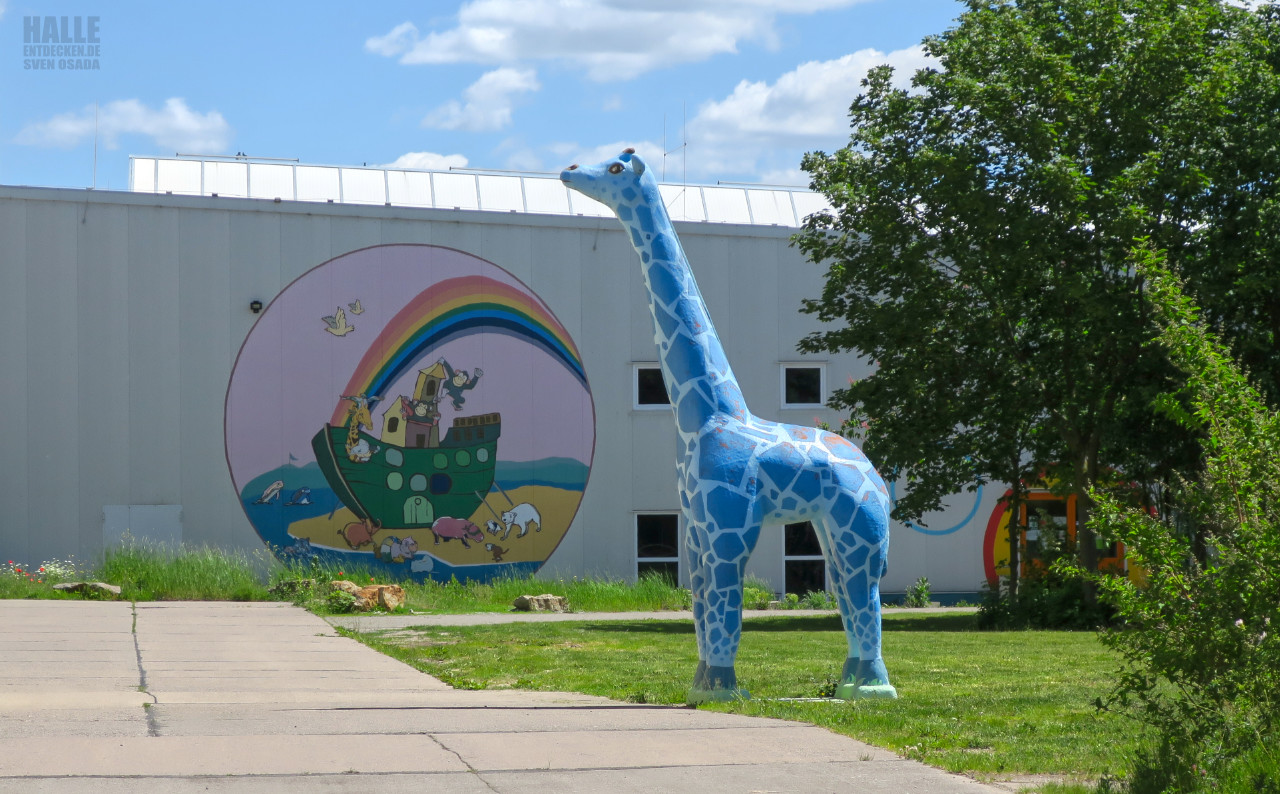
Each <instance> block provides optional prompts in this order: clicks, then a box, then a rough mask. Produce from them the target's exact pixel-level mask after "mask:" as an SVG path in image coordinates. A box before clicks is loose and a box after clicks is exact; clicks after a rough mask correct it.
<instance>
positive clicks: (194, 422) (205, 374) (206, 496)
mask: <svg viewBox="0 0 1280 794" xmlns="http://www.w3.org/2000/svg"><path fill="white" fill-rule="evenodd" d="M178 238H179V240H180V241H181V244H182V245H181V248H180V249H179V251H178V259H177V261H176V262H174V265H175V267H176V268H177V270H178V282H179V290H178V316H179V317H180V322H179V331H178V362H179V381H178V388H179V406H180V409H179V426H180V427H181V428H182V433H181V436H180V439H179V443H180V445H181V458H180V466H179V468H180V473H181V478H182V479H181V483H182V484H181V487H182V490H181V497H180V499H179V500H178V503H179V504H181V505H182V509H183V512H182V529H183V539H184V541H186V542H188V543H197V544H211V545H212V544H216V543H218V542H219V541H227V540H230V541H232V542H233V543H234V544H235V545H237V546H239V545H242V544H245V543H247V542H249V541H250V540H252V539H254V538H255V533H254V532H253V531H252V530H249V529H248V528H245V529H243V530H241V531H240V532H239V533H238V534H239V535H240V537H236V536H235V534H232V527H236V526H239V524H238V523H237V524H232V525H230V526H227V525H225V524H223V523H222V522H221V521H219V520H218V515H219V508H220V506H221V505H225V504H226V501H227V498H226V495H227V491H228V489H230V488H231V478H230V476H229V475H228V473H227V464H226V458H225V456H223V455H220V454H218V453H219V452H221V448H222V444H223V438H222V423H221V422H219V421H217V419H218V418H219V416H218V415H219V414H220V411H218V410H217V409H218V405H219V403H220V399H219V398H220V396H221V395H222V394H224V393H225V392H226V389H227V380H228V379H229V378H230V377H231V361H232V356H233V355H234V351H232V350H231V349H230V346H229V345H228V344H227V339H228V328H229V325H230V320H231V314H232V312H231V308H232V307H231V305H230V296H229V290H230V278H231V274H230V270H229V268H228V267H227V262H228V261H229V260H230V257H231V223H230V218H229V214H228V213H226V212H201V213H194V212H184V213H182V214H181V216H180V217H179V220H178ZM211 411H212V412H213V416H210V415H209V414H210V412H211ZM229 535H230V537H228V536H229Z"/></svg>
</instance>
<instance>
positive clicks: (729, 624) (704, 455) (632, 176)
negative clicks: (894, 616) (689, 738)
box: [560, 150, 897, 702]
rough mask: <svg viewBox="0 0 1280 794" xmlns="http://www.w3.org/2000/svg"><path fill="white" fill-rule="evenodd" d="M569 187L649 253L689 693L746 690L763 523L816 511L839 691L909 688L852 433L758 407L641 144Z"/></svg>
mask: <svg viewBox="0 0 1280 794" xmlns="http://www.w3.org/2000/svg"><path fill="white" fill-rule="evenodd" d="M560 178H561V180H563V181H564V182H565V184H567V185H568V186H569V187H570V188H572V189H574V190H577V191H578V192H580V193H583V194H584V195H587V196H589V197H591V198H593V199H595V200H596V201H599V202H601V203H603V204H605V205H606V206H608V207H609V208H610V209H612V210H613V211H614V213H615V214H616V215H617V216H618V220H619V221H620V222H621V223H622V225H623V228H624V229H626V230H627V233H628V235H629V237H630V239H631V242H632V245H633V246H634V248H635V249H636V253H638V254H639V256H640V262H641V267H642V269H643V271H644V278H645V285H646V287H647V288H648V292H649V307H650V310H651V312H652V315H653V321H654V339H655V342H656V343H657V346H658V356H659V359H660V361H661V366H662V375H663V381H664V383H665V385H666V387H667V393H668V395H669V396H670V397H671V404H672V408H673V411H674V413H675V421H676V428H677V432H678V436H679V449H678V454H677V462H676V468H677V481H678V484H679V488H680V499H681V508H682V511H683V513H684V517H685V559H686V562H687V565H688V569H689V579H690V585H691V589H692V591H693V613H694V626H695V629H696V634H697V640H698V659H699V661H698V669H697V671H696V672H695V674H694V683H693V687H692V689H691V690H690V692H689V700H690V702H702V701H707V700H723V699H729V698H733V697H745V696H746V692H744V691H743V690H741V689H739V688H738V686H737V676H736V673H735V671H734V659H735V657H736V656H737V652H738V642H739V639H740V638H741V634H742V580H743V575H744V573H745V570H746V564H747V559H748V557H750V555H751V552H752V551H753V550H754V549H755V546H756V543H757V542H758V540H759V538H760V528H761V526H762V525H763V524H765V523H769V524H782V523H789V522H796V521H812V522H813V526H814V530H815V532H816V534H817V536H818V541H819V543H820V545H821V546H822V550H823V555H824V557H825V558H826V561H827V565H828V570H829V571H830V573H831V579H832V582H833V584H834V590H835V596H836V601H837V603H838V604H839V606H840V614H841V617H842V619H843V622H844V628H845V634H846V636H847V638H848V641H849V653H848V657H847V659H846V661H845V665H844V669H843V671H842V673H841V684H840V686H839V687H838V688H837V693H836V694H837V696H838V697H842V698H846V699H850V698H855V697H896V696H897V693H896V691H895V690H894V688H893V686H892V685H891V684H890V683H889V676H888V673H887V672H886V671H885V667H884V662H883V660H882V659H881V656H880V577H881V576H883V575H884V571H885V569H886V564H887V563H886V561H887V556H888V550H889V494H888V490H887V489H886V488H885V485H884V481H883V480H882V479H881V478H880V475H879V474H877V473H876V471H875V468H874V467H873V466H872V465H871V463H870V462H869V461H868V460H867V458H866V456H864V455H863V454H862V452H861V451H860V450H859V449H858V448H857V447H855V446H854V445H853V444H851V443H850V442H849V441H848V440H847V439H845V438H843V437H842V436H839V435H836V434H835V433H829V432H826V431H823V430H818V429H816V428H811V427H799V426H796V425H788V424H782V423H778V422H772V421H769V420H766V419H761V418H759V417H757V416H754V415H752V414H751V412H750V411H749V410H748V409H747V405H746V401H745V400H744V399H743V396H742V390H741V389H739V388H738V383H737V380H736V379H735V378H734V375H733V370H732V369H731V368H730V366H729V362H728V359H727V358H726V357H725V354H724V349H723V348H722V347H721V345H720V340H719V338H718V337H717V336H716V332H715V328H714V327H713V326H712V324H711V318H710V316H709V315H708V313H707V309H706V305H705V304H704V303H703V300H702V296H701V294H700V293H699V291H698V285H697V283H696V282H695V281H694V278H693V273H692V271H691V270H690V268H689V262H688V260H687V259H686V257H685V255H684V251H683V249H682V248H681V246H680V241H679V238H678V237H677V236H676V233H675V229H674V227H673V226H672V225H671V220H670V218H669V217H668V215H667V211H666V207H665V205H664V204H663V201H662V197H661V194H660V193H659V192H658V184H657V181H656V180H655V179H654V178H653V175H652V174H651V173H649V172H648V171H647V169H646V168H645V165H644V162H643V161H642V160H641V159H640V158H639V157H637V156H636V155H635V153H634V152H632V151H631V150H627V151H625V152H623V153H622V154H621V155H619V156H618V157H617V158H614V159H612V160H608V161H606V162H604V163H601V164H599V165H596V166H590V167H585V168H579V167H578V166H570V167H569V168H568V169H566V170H565V171H564V172H562V173H561V175H560Z"/></svg>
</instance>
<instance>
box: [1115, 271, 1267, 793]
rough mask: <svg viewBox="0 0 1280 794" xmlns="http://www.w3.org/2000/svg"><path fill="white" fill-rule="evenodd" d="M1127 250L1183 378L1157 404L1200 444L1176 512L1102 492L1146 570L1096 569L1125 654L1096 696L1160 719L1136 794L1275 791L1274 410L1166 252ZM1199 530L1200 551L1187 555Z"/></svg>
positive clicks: (1141, 762)
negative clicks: (1108, 687)
mask: <svg viewBox="0 0 1280 794" xmlns="http://www.w3.org/2000/svg"><path fill="white" fill-rule="evenodd" d="M1137 260H1138V263H1139V272H1140V273H1141V274H1142V275H1143V276H1144V277H1145V278H1146V279H1147V280H1148V297H1149V300H1150V302H1151V304H1152V306H1153V307H1154V308H1155V310H1156V314H1157V316H1158V317H1159V322H1160V324H1161V326H1162V329H1163V330H1162V332H1161V335H1160V341H1161V344H1162V345H1163V346H1164V348H1165V349H1166V350H1167V351H1168V353H1169V356H1170V358H1171V359H1172V360H1173V362H1174V363H1175V364H1176V365H1177V366H1178V368H1179V369H1181V370H1182V371H1184V372H1185V373H1186V374H1187V375H1188V376H1189V377H1188V380H1187V385H1186V387H1185V393H1184V395H1182V396H1183V397H1184V399H1172V398H1170V399H1166V400H1165V405H1166V407H1167V408H1168V410H1170V411H1172V412H1173V413H1174V415H1175V416H1176V417H1177V418H1178V420H1179V421H1180V422H1181V423H1183V424H1185V425H1186V426H1187V428H1188V430H1189V431H1192V432H1195V433H1196V434H1197V435H1200V436H1203V437H1204V438H1205V443H1204V449H1203V458H1202V461H1201V464H1202V466H1201V470H1200V472H1199V474H1198V476H1197V477H1196V478H1195V479H1194V480H1187V481H1185V482H1183V483H1182V484H1181V485H1180V487H1179V488H1178V492H1177V499H1176V501H1177V504H1178V507H1179V509H1178V511H1177V513H1176V516H1175V518H1176V520H1174V519H1171V518H1170V517H1164V518H1161V517H1159V516H1154V515H1152V514H1151V513H1150V512H1148V511H1146V510H1141V509H1134V508H1133V507H1132V506H1131V505H1129V504H1127V503H1126V500H1125V499H1124V498H1117V497H1116V496H1115V495H1111V494H1106V493H1100V494H1099V498H1098V509H1097V512H1096V514H1095V516H1094V523H1095V525H1096V527H1097V528H1098V530H1099V531H1100V532H1101V533H1102V534H1104V535H1106V536H1108V537H1112V538H1115V539H1117V540H1120V541H1123V542H1124V543H1125V545H1126V546H1127V547H1128V549H1129V558H1130V560H1131V562H1132V563H1134V564H1136V565H1138V566H1140V568H1141V570H1142V571H1143V572H1144V574H1145V576H1144V578H1143V580H1142V581H1140V582H1133V581H1130V580H1128V579H1122V578H1118V577H1100V579H1099V582H1100V586H1101V587H1102V588H1103V593H1104V596H1105V597H1106V599H1107V600H1108V601H1110V602H1112V603H1114V604H1115V605H1116V607H1117V608H1118V610H1119V613H1120V616H1121V617H1122V618H1123V619H1124V620H1125V622H1126V625H1125V627H1124V628H1123V629H1121V630H1113V631H1109V632H1108V633H1106V634H1104V637H1103V640H1104V642H1105V643H1106V644H1107V645H1109V646H1110V647H1112V648H1114V649H1116V650H1117V651H1119V652H1120V654H1121V656H1122V659H1123V668H1122V672H1121V675H1120V676H1119V678H1118V679H1117V684H1116V686H1115V689H1114V691H1113V692H1112V694H1111V696H1110V697H1109V698H1108V699H1107V701H1105V703H1106V705H1107V706H1109V707H1112V708H1120V709H1126V708H1130V707H1131V708H1132V709H1133V711H1134V713H1135V714H1136V715H1137V716H1138V717H1139V718H1140V719H1142V720H1144V721H1146V722H1149V723H1150V724H1151V725H1153V726H1154V727H1155V728H1156V729H1157V732H1158V740H1157V743H1156V744H1155V745H1154V746H1153V747H1152V748H1151V749H1150V751H1148V752H1146V753H1145V754H1144V755H1142V756H1141V757H1139V758H1138V760H1137V767H1136V769H1135V770H1134V773H1133V775H1132V781H1133V784H1132V788H1133V790H1134V791H1135V792H1144V791H1152V792H1158V791H1165V790H1170V789H1172V790H1176V791H1192V790H1200V789H1201V788H1205V789H1210V788H1212V789H1213V790H1224V789H1225V790H1229V791H1249V792H1254V791H1271V792H1275V791H1280V749H1278V748H1280V636H1278V635H1280V479H1277V473H1278V472H1280V414H1277V413H1275V412H1274V411H1272V410H1270V409H1269V408H1268V407H1267V405H1266V402H1265V400H1264V398H1263V396H1262V394H1261V393H1260V391H1259V390H1258V389H1257V388H1254V387H1253V386H1251V385H1250V384H1249V382H1248V380H1247V379H1246V377H1245V375H1244V374H1243V373H1242V372H1241V370H1240V368H1239V367H1238V366H1236V365H1235V363H1234V362H1233V361H1232V360H1231V358H1230V355H1229V354H1228V352H1227V350H1226V348H1225V346H1224V345H1222V344H1221V343H1220V342H1219V341H1218V339H1217V338H1216V336H1215V335H1214V334H1212V333H1211V332H1209V331H1207V330H1206V329H1205V327H1204V325H1203V324H1202V323H1201V322H1199V317H1198V312H1197V310H1196V309H1195V307H1194V306H1193V305H1192V303H1191V301H1190V300H1189V299H1188V298H1187V297H1186V296H1185V294H1184V293H1183V292H1182V290H1181V288H1180V286H1179V283H1178V281H1177V279H1175V278H1174V277H1173V276H1172V275H1171V274H1170V273H1169V272H1168V270H1167V269H1166V267H1165V264H1164V261H1163V254H1162V253H1156V252H1154V251H1153V250H1152V249H1150V248H1144V249H1140V250H1139V252H1138V255H1137ZM1186 404H1189V407H1190V410H1184V408H1183V406H1184V405H1186ZM1189 526H1195V527H1196V528H1198V530H1199V532H1198V533H1189V532H1187V531H1186V530H1187V527H1189ZM1197 536H1198V537H1200V538H1203V542H1204V544H1205V545H1206V546H1207V547H1208V549H1209V553H1207V554H1203V555H1201V554H1197V553H1195V548H1194V544H1195V541H1194V537H1197Z"/></svg>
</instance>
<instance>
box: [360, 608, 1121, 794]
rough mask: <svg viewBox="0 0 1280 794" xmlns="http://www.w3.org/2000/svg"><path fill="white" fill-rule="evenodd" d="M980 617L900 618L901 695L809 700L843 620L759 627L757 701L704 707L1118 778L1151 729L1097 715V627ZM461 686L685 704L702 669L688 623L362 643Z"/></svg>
mask: <svg viewBox="0 0 1280 794" xmlns="http://www.w3.org/2000/svg"><path fill="white" fill-rule="evenodd" d="M974 621H975V617H974V616H973V615H971V614H957V615H946V614H941V615H939V614H927V615H910V614H898V615H888V616H886V617H885V619H884V649H885V650H884V653H885V659H886V661H887V663H888V667H889V672H890V675H891V676H892V678H893V682H894V684H895V685H896V686H897V688H898V692H899V695H900V698H899V699H898V700H896V701H860V702H854V703H844V702H798V701H786V700H780V699H781V698H816V697H818V696H819V695H820V694H821V693H822V692H823V691H824V689H827V688H829V687H830V685H831V683H832V681H831V679H832V678H834V676H836V675H838V673H839V671H840V666H841V664H842V663H843V661H844V655H845V654H844V650H845V640H844V633H843V631H842V630H841V628H840V623H839V620H838V618H836V617H835V616H830V617H826V616H822V617H805V616H786V615H781V616H778V617H768V618H756V619H749V620H747V621H746V622H745V626H744V631H743V637H742V646H741V649H740V651H739V655H738V681H739V684H740V685H742V686H744V687H746V688H747V689H749V690H750V691H751V693H752V696H753V700H751V701H749V702H745V703H731V704H721V705H713V706H704V707H703V708H714V709H720V710H725V711H732V712H737V713H742V714H750V715H757V716H766V717H777V718H782V719H790V720H800V721H803V722H810V723H814V724H816V725H821V726H823V727H826V728H829V729H830V730H833V731H836V732H838V733H843V734H846V735H849V736H852V737H854V738H857V739H861V740H863V741H866V742H870V743H872V744H876V745H879V746H881V747H886V748H888V749H890V750H893V751H895V752H898V753H901V754H903V755H906V756H908V757H912V758H916V759H919V760H922V761H924V762H925V763H928V764H931V765H934V766H939V767H942V768H944V769H948V770H951V771H955V772H973V773H977V774H979V775H981V774H983V773H993V774H1001V773H1006V774H1007V773H1015V772H1021V773H1061V774H1069V775H1079V776H1083V777H1091V778H1097V777H1100V776H1101V775H1103V774H1113V775H1114V774H1118V773H1119V772H1121V771H1122V769H1123V767H1124V756H1125V753H1126V752H1127V751H1128V750H1130V749H1131V748H1132V747H1133V745H1134V743H1135V738H1136V734H1135V732H1136V730H1137V727H1136V724H1135V723H1133V722H1131V721H1128V720H1124V719H1122V718H1120V717H1117V716H1115V715H1110V714H1104V715H1098V714H1097V713H1096V712H1095V710H1094V708H1093V705H1092V704H1093V700H1094V698H1095V697H1097V696H1099V695H1101V694H1102V693H1103V692H1104V691H1105V690H1106V688H1107V681H1108V679H1109V677H1110V676H1111V674H1112V673H1113V671H1114V669H1115V657H1114V656H1112V655H1111V654H1110V653H1109V652H1108V651H1106V650H1105V649H1104V648H1103V647H1102V646H1101V645H1100V644H1099V642H1098V640H1097V638H1096V637H1095V635H1094V634H1093V633H1091V632H1057V631H1025V632H979V631H975V630H974V628H975V626H974ZM361 638H362V639H363V640H365V641H366V642H368V643H369V644H370V645H372V646H374V647H375V648H377V649H379V650H382V651H384V652H386V653H388V654H390V655H392V656H395V657H397V658H400V659H403V660H405V661H407V662H409V663H410V664H412V665H414V666H415V667H418V668H419V669H421V670H424V671H425V672H428V673H430V674H432V675H434V676H437V677H439V678H441V679H443V680H444V681H446V682H448V683H450V684H452V685H454V686H458V687H465V688H509V687H514V688H523V689H541V690H561V691H573V692H583V693H588V694H594V695H603V696H606V697H610V698H614V699H617V700H627V701H632V702H642V703H671V704H680V703H683V702H684V697H685V693H686V691H687V689H688V686H689V683H690V681H691V680H692V677H693V670H694V666H695V665H696V663H697V651H696V648H695V645H694V637H693V626H692V625H691V624H690V623H686V622H682V621H656V620H650V621H639V622H573V623H545V624H528V623H525V624H508V625H498V626H474V627H463V628H458V627H448V628H441V627H418V628H415V629H410V630H407V631H393V632H384V633H377V634H367V635H361Z"/></svg>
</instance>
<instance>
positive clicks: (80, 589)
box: [53, 582, 120, 598]
mask: <svg viewBox="0 0 1280 794" xmlns="http://www.w3.org/2000/svg"><path fill="white" fill-rule="evenodd" d="M53 589H54V590H59V591H61V592H64V593H79V594H80V595H87V596H111V597H112V598H115V597H116V596H118V595H120V587H119V586H118V585H114V584H107V583H106V582H63V583H61V584H55V585H54V586H53Z"/></svg>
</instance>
